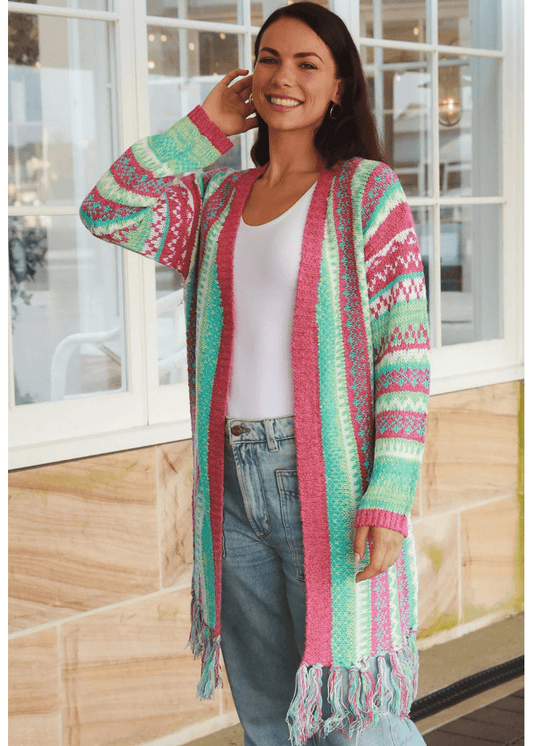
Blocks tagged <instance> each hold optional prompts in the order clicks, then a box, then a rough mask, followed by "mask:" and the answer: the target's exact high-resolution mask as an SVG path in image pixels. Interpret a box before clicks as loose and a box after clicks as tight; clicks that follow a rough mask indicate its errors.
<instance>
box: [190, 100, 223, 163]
mask: <svg viewBox="0 0 533 746" xmlns="http://www.w3.org/2000/svg"><path fill="white" fill-rule="evenodd" d="M188 117H189V119H190V120H191V122H192V123H193V124H195V125H196V126H197V127H198V129H199V130H200V134H201V135H203V136H204V137H207V139H208V140H209V141H210V142H211V145H212V146H213V147H214V148H216V149H217V150H218V151H219V152H220V153H221V154H222V153H226V152H227V151H228V150H229V149H230V148H231V147H233V143H232V142H231V140H230V139H229V137H226V135H225V134H224V133H223V132H222V130H221V129H220V128H219V127H218V126H217V125H216V124H215V123H214V122H212V121H211V120H210V119H209V117H208V116H207V114H206V113H205V111H204V110H203V109H202V107H201V106H200V105H198V106H196V107H195V108H194V109H193V110H192V111H191V112H190V113H189V114H188Z"/></svg>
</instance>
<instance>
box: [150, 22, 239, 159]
mask: <svg viewBox="0 0 533 746" xmlns="http://www.w3.org/2000/svg"><path fill="white" fill-rule="evenodd" d="M147 33H148V72H149V75H148V92H149V97H150V132H151V134H152V135H155V134H158V133H160V132H165V131H166V130H167V129H168V128H169V127H171V126H172V125H173V124H175V122H177V120H178V119H180V118H181V117H184V116H186V115H187V114H188V113H189V112H190V111H192V109H194V107H195V106H197V104H198V103H201V102H202V101H204V100H205V98H206V96H207V94H208V93H209V92H210V91H211V89H212V88H213V87H214V86H215V85H216V84H217V83H218V82H219V80H220V77H221V76H223V75H225V74H226V73H227V72H228V71H229V70H232V69H233V68H235V67H238V66H239V37H238V36H237V34H225V33H223V32H220V33H219V32H207V31H191V30H188V29H187V30H186V29H170V28H166V27H164V26H149V27H148V30H147ZM231 139H232V140H233V142H234V143H235V145H236V147H233V148H231V150H229V151H228V152H227V153H225V154H224V155H223V156H221V157H220V158H219V159H218V160H217V161H216V162H215V164H212V165H211V166H210V168H221V167H223V166H230V167H232V168H241V151H240V137H235V138H231Z"/></svg>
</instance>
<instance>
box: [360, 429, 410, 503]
mask: <svg viewBox="0 0 533 746" xmlns="http://www.w3.org/2000/svg"><path fill="white" fill-rule="evenodd" d="M387 440H388V439H387ZM413 443H415V441H413ZM416 445H421V444H416ZM379 450H380V449H379V445H378V442H377V443H376V457H375V460H374V469H373V471H372V484H371V487H370V488H369V489H368V490H367V491H366V492H365V494H364V496H363V499H362V501H361V504H360V508H370V509H372V508H379V509H381V510H391V511H393V512H394V513H402V514H404V515H407V513H408V512H409V511H410V510H411V506H412V504H413V501H414V497H415V492H416V485H417V482H418V477H419V474H420V460H421V458H419V457H417V456H418V454H417V453H416V450H417V449H416V448H414V449H413V451H414V452H413V453H411V454H405V455H404V456H403V457H402V458H397V459H395V461H394V462H393V460H392V459H391V457H390V456H389V455H387V456H386V457H383V455H382V454H381V453H380V452H379ZM393 463H394V466H393Z"/></svg>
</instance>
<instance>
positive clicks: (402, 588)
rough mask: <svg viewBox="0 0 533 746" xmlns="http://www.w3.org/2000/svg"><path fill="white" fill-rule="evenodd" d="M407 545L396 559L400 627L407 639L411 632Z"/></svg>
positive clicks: (403, 638)
mask: <svg viewBox="0 0 533 746" xmlns="http://www.w3.org/2000/svg"><path fill="white" fill-rule="evenodd" d="M405 551H406V549H405V545H404V546H403V547H402V551H401V552H400V555H399V557H398V559H397V560H396V578H397V581H398V599H399V602H400V604H399V605H400V627H401V630H402V640H406V639H407V636H408V634H409V583H408V582H407V573H406V570H405V554H404V552H405Z"/></svg>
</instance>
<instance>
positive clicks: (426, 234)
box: [411, 207, 435, 340]
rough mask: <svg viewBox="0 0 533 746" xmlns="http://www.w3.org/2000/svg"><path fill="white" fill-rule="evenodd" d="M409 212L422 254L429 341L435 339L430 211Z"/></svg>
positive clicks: (412, 210)
mask: <svg viewBox="0 0 533 746" xmlns="http://www.w3.org/2000/svg"><path fill="white" fill-rule="evenodd" d="M411 212H412V213H413V220H414V222H415V229H416V235H417V236H418V244H419V246H420V253H421V254H422V264H423V265H424V279H425V281H426V297H427V301H428V314H429V328H430V339H431V340H433V339H434V338H435V335H434V317H433V313H432V310H433V306H432V302H433V299H432V297H431V293H430V286H429V282H430V280H429V278H430V275H431V272H432V271H433V221H432V210H431V208H429V207H412V208H411Z"/></svg>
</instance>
